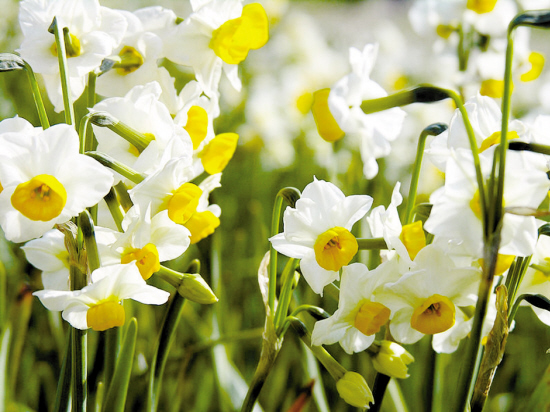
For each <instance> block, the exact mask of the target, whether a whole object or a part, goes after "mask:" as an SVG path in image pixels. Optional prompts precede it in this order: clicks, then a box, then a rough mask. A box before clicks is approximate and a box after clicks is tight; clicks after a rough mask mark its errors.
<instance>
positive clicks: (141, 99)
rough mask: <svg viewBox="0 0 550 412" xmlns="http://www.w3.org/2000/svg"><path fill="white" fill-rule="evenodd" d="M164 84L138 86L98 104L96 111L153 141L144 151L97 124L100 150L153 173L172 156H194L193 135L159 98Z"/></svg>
mask: <svg viewBox="0 0 550 412" xmlns="http://www.w3.org/2000/svg"><path fill="white" fill-rule="evenodd" d="M160 94H161V88H160V85H159V84H158V83H157V82H151V83H148V84H146V85H144V86H136V87H134V88H133V89H132V90H130V91H129V92H128V93H127V94H126V96H124V97H111V98H109V99H105V100H103V101H101V102H100V103H98V104H96V105H95V106H94V108H93V109H92V111H94V112H97V111H105V112H108V113H109V114H111V115H112V116H114V117H115V118H117V119H118V120H120V121H121V122H123V123H125V124H127V125H128V126H130V127H132V128H133V129H135V130H137V131H138V132H139V133H142V134H145V135H146V136H148V137H150V138H151V139H152V140H151V142H150V143H149V144H148V146H147V147H146V148H145V149H144V150H143V151H142V152H141V153H140V152H139V151H138V150H137V149H136V148H135V147H134V146H133V145H131V144H130V143H128V142H127V141H126V140H124V139H123V138H122V137H121V136H118V135H117V134H116V133H114V132H113V131H111V130H109V129H107V128H105V127H97V126H95V125H94V133H95V136H96V138H97V141H98V147H97V150H98V151H101V152H105V153H107V154H109V155H111V156H113V157H114V158H115V159H116V160H118V161H119V162H122V163H124V164H126V165H128V166H130V167H132V168H133V169H135V170H137V171H138V172H143V173H147V174H148V173H152V172H154V171H155V170H157V169H158V168H161V167H162V166H164V165H165V164H166V163H167V162H168V161H169V160H171V159H172V158H182V161H186V160H185V159H184V158H190V157H191V153H192V150H193V149H192V143H191V139H190V137H189V134H188V133H187V132H186V131H185V130H184V129H183V128H181V127H179V126H177V125H175V124H174V121H173V120H172V117H171V116H170V112H169V111H168V109H167V108H166V106H165V105H164V104H162V103H161V102H160V101H159V97H160Z"/></svg>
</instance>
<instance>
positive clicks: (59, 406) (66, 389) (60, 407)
mask: <svg viewBox="0 0 550 412" xmlns="http://www.w3.org/2000/svg"><path fill="white" fill-rule="evenodd" d="M71 341H72V336H71V334H70V333H68V334H67V339H66V344H65V355H64V356H63V363H62V364H61V371H60V372H59V380H58V382H57V393H56V394H55V403H54V405H53V411H54V412H66V411H67V409H68V407H69V401H70V393H71V373H72V365H71V357H72V345H71Z"/></svg>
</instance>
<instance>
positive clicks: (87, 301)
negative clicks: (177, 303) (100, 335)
mask: <svg viewBox="0 0 550 412" xmlns="http://www.w3.org/2000/svg"><path fill="white" fill-rule="evenodd" d="M91 278H92V283H91V284H90V285H88V286H85V287H84V288H82V289H81V290H75V291H57V290H41V291H38V292H34V293H33V295H35V296H37V297H38V298H39V299H40V301H41V302H42V304H43V305H44V306H45V307H46V308H47V309H49V310H51V311H63V313H62V316H63V319H65V320H66V321H67V322H69V323H70V324H71V325H72V326H73V327H74V328H77V329H88V328H92V329H93V330H96V331H104V330H107V329H110V328H113V327H116V326H122V325H123V324H124V320H125V313H124V307H123V306H122V304H121V303H122V301H123V300H124V299H133V300H135V301H137V302H141V303H145V304H148V305H161V304H163V303H165V302H166V301H167V300H168V297H169V296H170V294H169V293H168V292H165V291H164V290H161V289H157V288H155V287H153V286H149V285H147V283H145V281H144V280H143V278H142V277H141V275H140V273H139V270H138V268H137V267H136V265H134V264H127V265H111V266H106V267H102V268H99V269H97V270H94V272H93V273H92V275H91Z"/></svg>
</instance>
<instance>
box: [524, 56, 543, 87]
mask: <svg viewBox="0 0 550 412" xmlns="http://www.w3.org/2000/svg"><path fill="white" fill-rule="evenodd" d="M529 63H531V69H529V71H527V72H526V73H523V74H522V75H521V76H520V80H521V81H522V82H530V81H533V80H535V79H537V78H538V77H539V76H540V74H541V73H542V68H543V67H544V56H543V55H542V54H541V53H539V52H531V54H529Z"/></svg>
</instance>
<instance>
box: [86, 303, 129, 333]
mask: <svg viewBox="0 0 550 412" xmlns="http://www.w3.org/2000/svg"><path fill="white" fill-rule="evenodd" d="M125 318H126V315H125V313H124V307H123V306H122V305H121V304H120V303H118V302H115V301H112V300H108V301H104V302H100V303H98V304H96V305H94V306H92V307H91V308H90V309H88V311H87V312H86V322H88V327H89V328H92V329H93V330H95V331H98V332H102V331H104V330H107V329H111V328H114V327H116V326H122V325H124V320H125Z"/></svg>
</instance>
